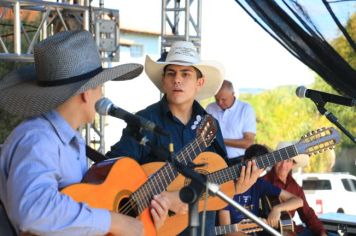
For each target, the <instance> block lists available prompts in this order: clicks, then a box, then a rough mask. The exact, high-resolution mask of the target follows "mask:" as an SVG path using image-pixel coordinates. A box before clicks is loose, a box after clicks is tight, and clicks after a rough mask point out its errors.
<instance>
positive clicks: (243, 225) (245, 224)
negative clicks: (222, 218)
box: [214, 219, 263, 235]
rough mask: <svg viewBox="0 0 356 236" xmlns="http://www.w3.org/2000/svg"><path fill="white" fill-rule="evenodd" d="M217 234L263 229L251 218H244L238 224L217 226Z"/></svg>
mask: <svg viewBox="0 0 356 236" xmlns="http://www.w3.org/2000/svg"><path fill="white" fill-rule="evenodd" d="M214 230H215V235H222V234H231V233H235V232H243V233H246V234H248V233H253V232H258V231H262V230H263V229H262V228H261V227H260V226H259V225H258V224H256V223H254V222H252V221H251V220H249V219H245V220H242V221H241V222H239V223H237V224H231V225H220V226H215V229H214Z"/></svg>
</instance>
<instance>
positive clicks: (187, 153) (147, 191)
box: [131, 135, 207, 213]
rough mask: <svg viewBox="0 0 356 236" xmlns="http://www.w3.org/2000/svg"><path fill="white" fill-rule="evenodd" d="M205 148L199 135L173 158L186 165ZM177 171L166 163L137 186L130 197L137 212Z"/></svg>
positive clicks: (168, 182)
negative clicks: (136, 206)
mask: <svg viewBox="0 0 356 236" xmlns="http://www.w3.org/2000/svg"><path fill="white" fill-rule="evenodd" d="M206 148H207V144H206V143H205V142H204V139H203V137H202V136H201V135H199V136H198V137H197V138H195V139H194V140H193V142H190V143H189V144H187V145H186V146H184V147H183V148H182V150H181V151H179V152H178V153H177V154H176V155H175V156H174V157H173V158H176V160H178V161H179V162H180V163H182V164H184V165H187V164H188V163H189V162H191V161H193V160H194V159H195V157H196V156H197V155H198V154H199V153H201V152H203V151H204V150H205V149H206ZM178 174H179V173H178V171H177V170H176V169H175V167H174V166H173V164H171V163H166V164H165V165H164V166H163V167H161V168H160V169H159V170H158V171H157V172H156V173H154V174H153V175H151V176H150V177H149V179H148V180H147V181H146V182H145V183H144V184H143V185H142V186H141V187H140V188H138V189H137V190H136V191H135V192H134V193H133V194H132V195H131V198H132V199H133V200H134V201H135V202H136V203H137V204H138V209H137V210H138V213H142V212H143V210H145V209H146V208H147V207H148V206H149V205H150V202H151V200H152V198H153V196H154V195H157V194H159V193H161V192H163V191H165V190H166V188H167V187H168V185H169V184H170V183H172V181H173V180H174V179H175V178H176V177H177V176H178Z"/></svg>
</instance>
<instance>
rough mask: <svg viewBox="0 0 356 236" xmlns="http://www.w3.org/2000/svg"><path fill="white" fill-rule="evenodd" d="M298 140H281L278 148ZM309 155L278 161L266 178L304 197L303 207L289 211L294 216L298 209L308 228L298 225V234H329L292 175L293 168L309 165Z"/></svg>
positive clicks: (296, 230)
mask: <svg viewBox="0 0 356 236" xmlns="http://www.w3.org/2000/svg"><path fill="white" fill-rule="evenodd" d="M295 143H296V142H291V141H287V142H280V143H279V144H278V145H277V148H276V150H278V149H281V148H285V147H288V146H291V145H294V144H295ZM308 160H309V156H308V155H306V154H299V155H298V156H295V157H293V158H292V159H288V160H284V161H281V162H278V163H277V164H276V165H274V167H273V168H272V169H271V170H270V171H269V172H268V173H267V174H266V175H265V176H264V179H265V180H267V181H269V182H271V183H272V184H274V185H275V186H277V187H279V188H281V189H284V190H286V191H288V192H290V193H292V194H294V195H296V196H298V197H300V198H301V199H303V207H300V208H298V209H296V210H293V211H289V213H290V214H291V216H292V217H294V214H295V212H296V211H298V214H299V217H300V219H301V221H302V222H303V223H304V224H305V225H306V228H304V227H303V226H300V225H298V226H297V227H296V229H295V232H296V233H297V234H298V235H323V236H325V235H327V234H326V231H325V229H324V226H323V224H322V223H321V222H320V220H319V219H318V217H317V216H316V214H315V212H314V210H313V208H311V207H310V206H309V205H308V202H307V201H306V198H305V194H304V191H303V189H302V187H300V186H299V185H298V183H297V182H296V181H295V179H294V178H293V176H292V170H293V168H294V169H295V168H298V167H304V166H306V165H308Z"/></svg>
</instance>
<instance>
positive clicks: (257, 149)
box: [244, 144, 269, 158]
mask: <svg viewBox="0 0 356 236" xmlns="http://www.w3.org/2000/svg"><path fill="white" fill-rule="evenodd" d="M266 153H269V149H268V148H267V147H266V146H264V145H262V144H252V145H251V146H249V147H248V148H247V149H246V150H245V155H244V157H245V158H252V157H256V156H260V155H263V154H266Z"/></svg>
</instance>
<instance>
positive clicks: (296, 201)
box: [219, 144, 303, 235]
mask: <svg viewBox="0 0 356 236" xmlns="http://www.w3.org/2000/svg"><path fill="white" fill-rule="evenodd" d="M265 153H268V149H267V148H266V147H265V146H263V145H259V144H253V145H251V146H250V147H249V148H247V149H246V152H245V158H252V157H254V156H259V155H263V154H265ZM235 188H236V192H239V187H238V186H236V187H235ZM266 195H267V196H275V197H279V198H280V199H281V201H282V202H281V203H280V204H278V205H275V206H274V207H273V208H272V209H271V211H270V213H269V215H268V217H267V219H266V220H267V223H268V224H269V225H270V226H272V227H276V226H278V222H279V220H280V216H281V212H282V211H288V210H292V209H296V208H298V207H301V206H302V205H303V201H302V199H301V198H299V197H297V196H295V195H293V194H291V193H289V192H287V191H285V190H283V189H280V188H278V187H275V186H273V185H272V184H269V183H268V182H267V181H265V180H263V179H262V178H259V179H258V180H257V182H256V183H255V184H254V185H252V187H251V188H250V189H248V190H247V191H245V192H243V193H241V194H236V195H235V196H234V201H236V202H238V203H239V204H240V205H242V206H243V207H245V208H246V209H248V210H249V211H251V212H252V213H254V214H255V215H257V216H259V208H260V207H259V202H260V199H261V198H262V197H263V196H266ZM243 219H246V216H245V215H244V214H243V213H242V212H240V211H238V210H237V209H235V208H234V207H233V206H231V205H229V206H227V207H226V208H225V209H223V210H220V211H219V224H220V225H228V224H235V223H239V222H240V221H241V220H243ZM233 235H235V234H233ZM236 235H237V234H236Z"/></svg>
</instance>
